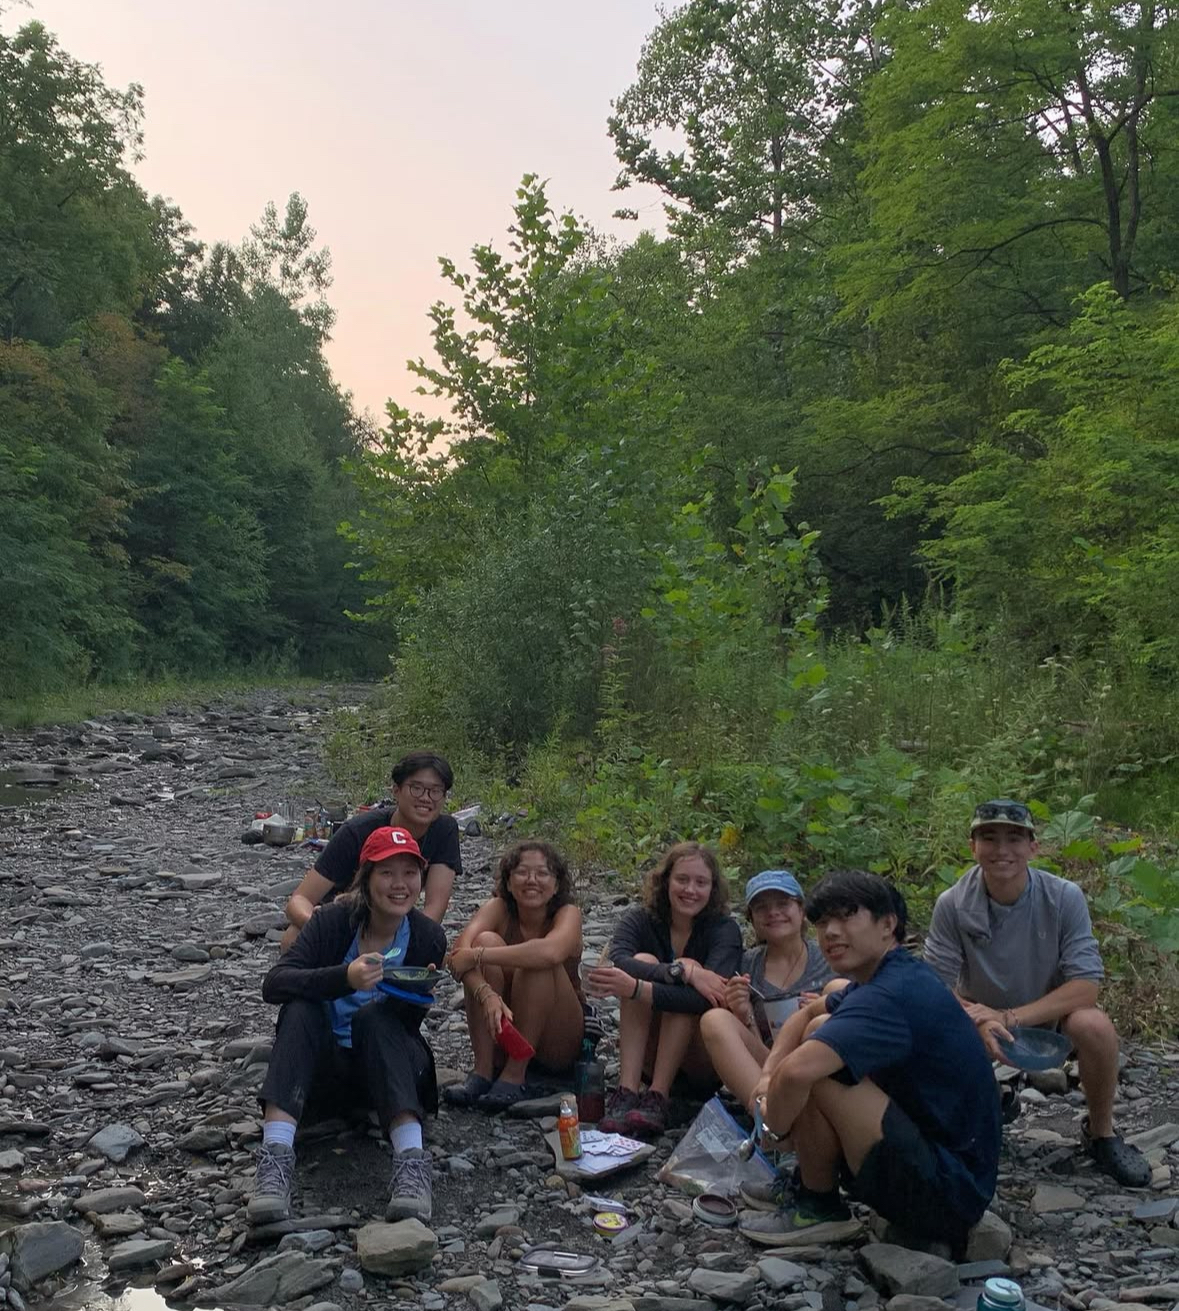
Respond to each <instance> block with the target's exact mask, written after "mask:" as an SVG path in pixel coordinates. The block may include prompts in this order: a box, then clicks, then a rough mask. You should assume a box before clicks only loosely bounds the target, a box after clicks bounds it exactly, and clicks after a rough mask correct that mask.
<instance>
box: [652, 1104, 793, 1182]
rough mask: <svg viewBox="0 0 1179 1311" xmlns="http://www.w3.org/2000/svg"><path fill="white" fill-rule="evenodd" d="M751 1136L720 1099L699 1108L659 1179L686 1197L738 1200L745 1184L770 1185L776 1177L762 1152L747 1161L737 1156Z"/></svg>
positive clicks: (661, 1171) (756, 1152)
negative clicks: (717, 1195)
mask: <svg viewBox="0 0 1179 1311" xmlns="http://www.w3.org/2000/svg"><path fill="white" fill-rule="evenodd" d="M748 1136H749V1135H748V1134H747V1133H746V1132H745V1131H744V1130H743V1129H742V1128H741V1126H740V1125H739V1124H738V1123H737V1121H736V1120H734V1119H733V1117H732V1116H731V1115H730V1114H729V1113H728V1111H727V1110H725V1107H724V1104H723V1103H722V1102H721V1100H720V1098H719V1097H713V1098H711V1099H710V1100H709V1101H707V1102H705V1103H704V1105H703V1106H702V1107H701V1108H700V1114H699V1115H697V1117H696V1118H695V1119H694V1120H693V1121H692V1127H691V1128H690V1129H689V1130H688V1132H687V1133H686V1134H684V1136H683V1137H682V1138H681V1139H680V1140H679V1142H678V1143H677V1144H676V1147H675V1151H674V1152H672V1154H671V1156H670V1158H669V1159H668V1162H667V1164H666V1165H665V1166H664V1167H663V1169H662V1170H660V1171H659V1178H660V1180H661V1182H663V1183H665V1184H671V1185H672V1186H673V1187H675V1188H682V1189H683V1191H684V1192H686V1193H691V1194H693V1195H695V1194H699V1193H720V1194H721V1195H722V1196H724V1197H733V1196H735V1195H736V1193H737V1190H738V1189H739V1188H740V1186H741V1184H743V1183H767V1182H769V1180H771V1179H772V1178H773V1177H774V1167H773V1166H772V1165H771V1164H770V1162H769V1160H768V1159H767V1158H766V1156H765V1154H764V1153H763V1152H762V1151H761V1149H760V1148H758V1149H757V1150H755V1151H754V1153H753V1155H752V1156H751V1157H750V1158H749V1160H747V1161H742V1160H741V1159H740V1157H739V1156H738V1155H737V1149H738V1147H740V1146H741V1144H742V1143H743V1142H744V1141H745V1139H746V1138H747V1137H748Z"/></svg>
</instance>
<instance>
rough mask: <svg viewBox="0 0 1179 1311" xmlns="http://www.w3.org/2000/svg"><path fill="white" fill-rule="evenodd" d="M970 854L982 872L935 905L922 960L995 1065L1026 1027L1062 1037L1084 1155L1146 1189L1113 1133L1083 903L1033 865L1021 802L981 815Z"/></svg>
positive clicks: (1093, 947) (1104, 1020)
mask: <svg viewBox="0 0 1179 1311" xmlns="http://www.w3.org/2000/svg"><path fill="white" fill-rule="evenodd" d="M970 850H971V854H972V855H973V856H974V859H975V864H974V865H972V866H971V867H970V869H968V870H967V871H966V873H965V874H963V875H962V877H961V878H960V879H959V880H958V882H957V883H956V884H955V885H954V886H953V887H952V888H949V889H947V890H946V891H945V892H943V893H942V894H941V896H940V897H938V899H937V902H936V903H935V905H934V908H933V919H932V921H931V923H930V926H929V935H928V936H927V938H926V940H925V959H926V960H927V961H928V962H929V964H930V965H931V966H932V967H933V969H934V970H935V971H936V973H937V974H938V975H939V976H940V977H941V979H942V981H943V982H944V983H946V984H947V985H948V986H949V987H950V988H952V989H953V990H954V992H955V993H956V994H957V996H958V999H959V1001H960V1002H961V1003H962V1006H963V1007H964V1008H965V1010H966V1013H967V1014H968V1015H969V1016H970V1018H971V1019H972V1020H973V1021H974V1023H975V1025H976V1026H977V1028H978V1031H979V1034H980V1035H981V1036H982V1040H983V1043H984V1044H985V1046H986V1048H987V1051H988V1052H989V1053H990V1055H991V1056H992V1057H993V1058H994V1059H995V1060H1000V1061H1001V1060H1003V1053H1002V1051H1001V1049H1000V1047H999V1043H1000V1042H1009V1041H1010V1040H1011V1037H1012V1030H1013V1029H1016V1028H1018V1027H1020V1026H1021V1025H1031V1026H1034V1027H1041V1028H1045V1027H1046V1028H1057V1027H1058V1028H1059V1029H1060V1030H1061V1031H1062V1032H1063V1033H1064V1035H1065V1036H1066V1037H1067V1038H1068V1039H1069V1041H1070V1042H1071V1043H1072V1044H1073V1048H1074V1050H1075V1051H1076V1053H1077V1061H1078V1064H1079V1066H1080V1073H1081V1088H1082V1091H1083V1092H1084V1094H1085V1101H1086V1106H1087V1110H1088V1114H1087V1115H1086V1117H1085V1119H1084V1120H1083V1121H1082V1122H1081V1141H1082V1143H1083V1145H1084V1148H1085V1151H1086V1153H1087V1154H1088V1155H1089V1156H1091V1157H1092V1158H1093V1160H1094V1162H1095V1164H1096V1165H1097V1168H1098V1169H1099V1170H1100V1171H1101V1172H1102V1173H1103V1174H1107V1175H1109V1176H1110V1177H1111V1178H1112V1179H1116V1180H1117V1182H1118V1183H1120V1184H1122V1185H1123V1186H1124V1187H1128V1188H1145V1187H1147V1186H1148V1185H1149V1183H1150V1180H1151V1169H1150V1164H1149V1162H1148V1161H1147V1160H1146V1158H1145V1157H1144V1156H1143V1155H1142V1153H1141V1152H1140V1151H1139V1150H1138V1149H1137V1148H1136V1147H1133V1146H1132V1145H1131V1144H1129V1143H1127V1142H1126V1141H1125V1140H1124V1139H1123V1138H1122V1136H1121V1135H1120V1134H1118V1133H1116V1132H1115V1131H1114V1123H1113V1106H1114V1094H1115V1092H1116V1091H1117V1085H1118V1035H1117V1031H1116V1030H1115V1029H1114V1026H1113V1021H1112V1020H1110V1018H1109V1016H1108V1015H1106V1014H1105V1012H1104V1011H1102V1010H1099V1009H1098V1005H1097V999H1098V995H1099V992H1100V989H1101V982H1102V979H1103V978H1104V975H1105V970H1104V967H1103V965H1102V961H1101V952H1100V950H1099V948H1098V946H1097V940H1096V938H1095V937H1094V936H1093V927H1092V924H1091V922H1090V919H1089V907H1088V906H1087V905H1086V903H1085V894H1084V893H1083V892H1082V891H1081V889H1080V888H1079V887H1077V885H1076V884H1075V883H1070V882H1069V881H1068V879H1063V878H1060V877H1058V876H1057V875H1055V874H1049V873H1048V872H1047V871H1046V870H1042V869H1036V868H1035V867H1034V866H1032V865H1031V863H1030V862H1031V859H1032V857H1033V856H1034V855H1035V854H1036V852H1037V850H1038V845H1037V843H1036V827H1035V820H1034V819H1033V817H1032V812H1031V810H1030V809H1029V808H1028V807H1027V806H1025V805H1024V804H1023V803H1022V802H1019V801H1010V800H1007V799H1000V800H997V801H984V802H983V803H982V804H981V805H979V806H978V807H977V808H976V809H975V812H974V816H973V818H972V819H971V822H970Z"/></svg>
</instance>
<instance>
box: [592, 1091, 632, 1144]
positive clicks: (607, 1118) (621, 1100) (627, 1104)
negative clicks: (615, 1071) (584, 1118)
mask: <svg viewBox="0 0 1179 1311" xmlns="http://www.w3.org/2000/svg"><path fill="white" fill-rule="evenodd" d="M638 1104H639V1095H638V1093H637V1092H635V1091H634V1090H633V1089H631V1088H615V1089H614V1091H613V1092H612V1093H611V1094H610V1096H609V1097H607V1098H606V1114H605V1115H603V1116H602V1118H601V1119H600V1120H599V1121H598V1128H599V1129H600V1130H601V1132H602V1133H626V1131H627V1130H626V1117H627V1116H628V1115H629V1114H630V1113H631V1111H633V1110H634V1108H635V1107H636V1106H637V1105H638Z"/></svg>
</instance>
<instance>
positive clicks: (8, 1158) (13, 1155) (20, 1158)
mask: <svg viewBox="0 0 1179 1311" xmlns="http://www.w3.org/2000/svg"><path fill="white" fill-rule="evenodd" d="M24 1166H25V1154H24V1152H18V1151H17V1149H16V1148H15V1147H10V1148H9V1149H8V1150H7V1151H6V1152H0V1170H23V1169H24Z"/></svg>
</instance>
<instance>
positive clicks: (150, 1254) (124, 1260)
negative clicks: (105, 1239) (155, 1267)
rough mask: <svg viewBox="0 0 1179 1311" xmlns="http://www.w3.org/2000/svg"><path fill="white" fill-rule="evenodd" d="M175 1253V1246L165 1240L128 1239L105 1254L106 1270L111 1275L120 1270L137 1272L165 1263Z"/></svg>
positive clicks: (168, 1240) (169, 1240)
mask: <svg viewBox="0 0 1179 1311" xmlns="http://www.w3.org/2000/svg"><path fill="white" fill-rule="evenodd" d="M175 1251H176V1244H175V1243H174V1242H172V1241H171V1239H166V1238H129V1239H128V1240H127V1241H126V1242H125V1243H119V1244H117V1245H116V1246H115V1247H112V1248H111V1250H110V1251H109V1252H108V1253H107V1254H106V1264H107V1268H108V1269H109V1270H110V1272H111V1274H112V1275H116V1274H118V1273H119V1272H120V1271H121V1270H138V1269H139V1268H140V1267H141V1266H145V1265H152V1264H153V1263H154V1262H156V1261H166V1260H167V1259H168V1257H170V1256H171V1255H172V1254H173V1252H175Z"/></svg>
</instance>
